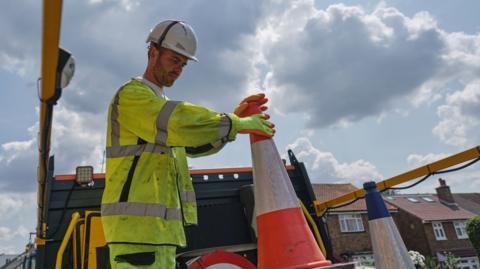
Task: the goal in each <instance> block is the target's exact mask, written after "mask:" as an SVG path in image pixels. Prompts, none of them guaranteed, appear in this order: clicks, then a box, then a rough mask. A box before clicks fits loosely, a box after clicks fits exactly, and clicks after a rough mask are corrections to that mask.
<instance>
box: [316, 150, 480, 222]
mask: <svg viewBox="0 0 480 269" xmlns="http://www.w3.org/2000/svg"><path fill="white" fill-rule="evenodd" d="M479 157H480V146H476V147H473V148H471V149H468V150H466V151H463V152H460V153H457V154H454V155H451V156H449V157H446V158H444V159H441V160H439V161H436V162H432V163H430V164H428V165H425V166H421V167H418V168H416V169H413V170H410V171H408V172H405V173H403V174H400V175H398V176H394V177H391V178H389V179H386V180H384V181H380V182H378V183H377V184H376V185H377V189H378V190H379V191H382V190H384V189H387V188H390V187H393V186H395V185H398V184H402V183H405V182H407V181H409V180H412V179H415V178H418V177H421V176H425V175H428V174H430V173H433V172H437V171H440V170H443V169H445V168H448V167H451V166H454V165H457V164H460V163H464V162H466V161H470V160H472V159H475V158H479ZM364 196H365V192H364V190H363V189H359V190H356V191H353V192H350V193H347V194H344V195H341V196H338V197H336V198H333V199H331V200H328V201H325V202H322V203H320V202H318V201H314V203H313V205H314V208H315V213H316V214H317V216H321V215H322V214H323V212H324V211H325V210H327V209H328V208H331V207H334V206H337V205H341V204H344V203H347V202H349V201H352V200H354V199H357V198H363V197H364Z"/></svg>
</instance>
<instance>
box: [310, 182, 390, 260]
mask: <svg viewBox="0 0 480 269" xmlns="http://www.w3.org/2000/svg"><path fill="white" fill-rule="evenodd" d="M357 189H358V188H356V187H355V186H353V185H352V184H313V190H314V192H315V195H316V197H317V199H318V200H319V201H327V200H330V199H333V198H335V197H338V196H340V195H343V194H346V193H349V192H352V191H355V190H357ZM387 208H388V210H389V211H390V212H391V213H392V214H395V212H396V208H395V207H394V206H392V205H389V204H387ZM325 218H326V223H327V229H328V234H329V236H330V242H331V243H332V248H333V253H334V256H335V257H337V258H342V260H343V261H358V262H373V261H374V258H373V253H372V243H371V240H370V232H369V230H368V215H367V205H366V204H365V200H364V199H360V200H358V201H356V202H354V203H352V204H349V205H346V206H343V207H339V208H335V209H331V210H329V211H328V212H327V213H326V214H325Z"/></svg>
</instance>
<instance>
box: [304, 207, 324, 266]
mask: <svg viewBox="0 0 480 269" xmlns="http://www.w3.org/2000/svg"><path fill="white" fill-rule="evenodd" d="M298 201H299V202H300V205H301V206H302V211H303V214H304V215H305V217H306V218H307V220H308V222H310V225H311V226H312V228H313V233H314V235H315V238H317V242H318V246H319V247H320V250H321V251H322V253H323V256H325V257H326V256H327V251H326V250H325V246H324V245H323V241H322V236H321V235H320V232H319V231H318V227H317V225H316V224H315V221H314V220H313V218H312V216H310V212H308V210H307V208H306V207H305V205H304V204H303V202H302V201H301V200H300V199H298Z"/></svg>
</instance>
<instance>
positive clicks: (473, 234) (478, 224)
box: [465, 216, 480, 257]
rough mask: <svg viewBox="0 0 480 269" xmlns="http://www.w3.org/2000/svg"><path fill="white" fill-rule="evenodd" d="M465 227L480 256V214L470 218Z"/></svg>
mask: <svg viewBox="0 0 480 269" xmlns="http://www.w3.org/2000/svg"><path fill="white" fill-rule="evenodd" d="M465 229H466V230H467V234H468V238H470V241H471V242H472V245H473V247H474V248H475V250H476V251H477V255H478V257H480V216H476V217H473V218H471V219H469V220H468V221H467V223H466V224H465Z"/></svg>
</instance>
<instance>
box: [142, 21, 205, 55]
mask: <svg viewBox="0 0 480 269" xmlns="http://www.w3.org/2000/svg"><path fill="white" fill-rule="evenodd" d="M146 42H147V43H148V42H153V43H156V44H158V45H160V46H161V47H164V48H167V49H171V50H173V51H175V52H177V53H179V54H181V55H183V56H185V57H187V58H189V59H191V60H194V61H198V60H197V58H195V52H196V50H197V38H196V37H195V33H194V32H193V29H192V27H191V26H190V25H188V24H187V23H185V22H182V21H174V20H167V21H162V22H160V23H159V24H157V25H156V26H155V27H154V28H153V29H152V30H150V34H149V35H148V37H147V41H146Z"/></svg>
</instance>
